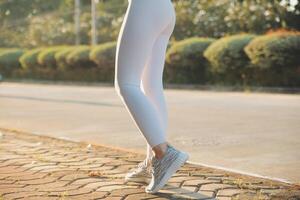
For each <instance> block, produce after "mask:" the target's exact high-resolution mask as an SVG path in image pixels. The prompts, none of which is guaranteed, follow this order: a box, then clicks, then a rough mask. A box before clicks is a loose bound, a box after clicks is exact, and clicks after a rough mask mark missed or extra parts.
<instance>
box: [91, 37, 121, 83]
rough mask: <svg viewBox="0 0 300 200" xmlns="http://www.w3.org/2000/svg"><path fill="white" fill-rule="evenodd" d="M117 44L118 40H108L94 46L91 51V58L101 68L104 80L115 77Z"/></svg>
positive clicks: (110, 79)
mask: <svg viewBox="0 0 300 200" xmlns="http://www.w3.org/2000/svg"><path fill="white" fill-rule="evenodd" d="M116 46H117V42H116V41H112V42H107V43H104V44H100V45H97V46H96V47H93V48H92V50H91V52H90V59H91V60H92V61H94V62H95V63H96V64H97V67H98V68H99V69H100V71H101V73H100V74H99V75H101V79H102V80H109V81H112V80H113V79H114V71H115V55H116Z"/></svg>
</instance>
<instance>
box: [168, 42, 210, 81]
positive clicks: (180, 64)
mask: <svg viewBox="0 0 300 200" xmlns="http://www.w3.org/2000/svg"><path fill="white" fill-rule="evenodd" d="M214 40H215V39H212V38H201V37H192V38H188V39H185V40H181V41H178V42H174V43H173V45H172V46H171V47H170V48H169V49H168V51H167V54H166V64H167V67H166V76H167V81H168V82H173V83H204V82H205V81H206V80H207V65H208V62H207V60H206V59H205V58H204V57H203V52H204V51H205V49H206V48H207V47H208V46H209V45H210V44H211V43H212V42H213V41H214Z"/></svg>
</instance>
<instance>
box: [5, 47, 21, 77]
mask: <svg viewBox="0 0 300 200" xmlns="http://www.w3.org/2000/svg"><path fill="white" fill-rule="evenodd" d="M23 53H24V50H23V49H17V48H12V49H7V50H2V51H1V52H0V74H4V75H7V76H10V75H11V74H12V73H13V71H14V70H16V69H18V68H20V67H21V64H20V62H19V58H20V57H21V55H22V54H23Z"/></svg>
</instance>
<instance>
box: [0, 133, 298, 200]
mask: <svg viewBox="0 0 300 200" xmlns="http://www.w3.org/2000/svg"><path fill="white" fill-rule="evenodd" d="M144 158H145V155H142V154H138V153H135V152H130V151H126V150H121V149H119V148H111V147H106V146H103V145H100V144H99V145H94V144H93V145H90V144H87V143H84V142H80V143H78V142H72V141H67V140H63V139H57V138H52V137H48V136H40V135H35V134H30V133H27V132H23V131H19V130H13V129H5V128H0V200H10V199H26V200H52V199H53V200H54V199H55V200H65V199H72V200H73V199H74V200H75V199H80V200H86V199H107V200H133V199H137V200H139V199H156V200H160V199H161V200H162V199H220V200H227V199H259V200H261V199H276V200H285V199H290V200H297V199H300V185H298V184H287V183H282V182H278V181H272V180H268V179H263V178H257V177H252V176H248V175H241V174H238V173H233V172H228V171H223V170H220V169H214V168H208V167H202V166H197V165H193V164H190V163H185V165H184V166H183V167H182V168H180V169H179V170H178V171H177V173H176V174H174V175H173V176H172V178H171V179H170V180H169V182H168V183H167V184H166V185H165V187H164V188H163V189H161V190H160V191H159V192H158V193H157V194H155V195H153V194H146V193H145V192H144V188H145V186H146V184H145V183H124V175H125V174H126V173H127V172H128V171H129V170H130V169H131V168H133V167H135V166H136V165H137V164H138V163H139V162H141V161H142V160H143V159H144Z"/></svg>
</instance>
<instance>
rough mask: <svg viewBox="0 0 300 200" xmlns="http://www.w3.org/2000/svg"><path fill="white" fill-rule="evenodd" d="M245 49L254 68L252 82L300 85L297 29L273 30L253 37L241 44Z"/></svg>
mask: <svg viewBox="0 0 300 200" xmlns="http://www.w3.org/2000/svg"><path fill="white" fill-rule="evenodd" d="M245 52H246V54H247V55H248V56H249V58H250V59H251V62H252V64H253V67H255V68H256V71H255V76H254V77H255V82H256V83H258V84H261V85H267V86H299V85H300V58H299V56H300V32H274V33H272V34H267V35H262V36H259V37H256V38H255V39H254V40H252V41H251V42H250V43H249V44H248V45H247V46H246V47H245Z"/></svg>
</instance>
